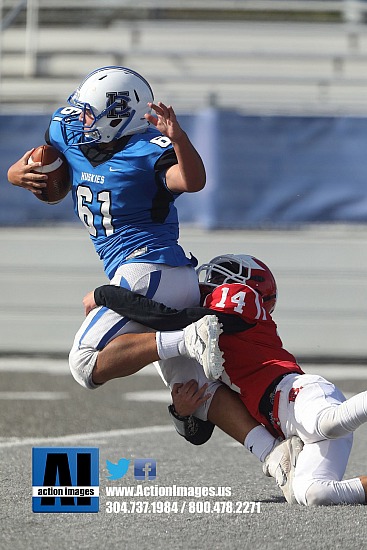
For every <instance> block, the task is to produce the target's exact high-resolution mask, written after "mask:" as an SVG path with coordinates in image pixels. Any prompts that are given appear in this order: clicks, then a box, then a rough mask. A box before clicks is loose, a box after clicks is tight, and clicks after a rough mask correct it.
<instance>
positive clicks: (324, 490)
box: [305, 477, 366, 506]
mask: <svg viewBox="0 0 367 550" xmlns="http://www.w3.org/2000/svg"><path fill="white" fill-rule="evenodd" d="M305 501H306V506H335V505H338V504H365V503H366V494H365V490H364V487H363V485H362V482H361V479H360V478H358V477H356V478H354V479H346V480H344V481H326V480H325V479H319V480H316V481H314V482H313V483H312V485H310V487H309V488H308V490H307V492H306V495H305Z"/></svg>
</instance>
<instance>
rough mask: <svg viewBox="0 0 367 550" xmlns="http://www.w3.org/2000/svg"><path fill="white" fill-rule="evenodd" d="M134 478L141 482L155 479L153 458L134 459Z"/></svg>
mask: <svg viewBox="0 0 367 550" xmlns="http://www.w3.org/2000/svg"><path fill="white" fill-rule="evenodd" d="M134 477H135V479H141V480H145V479H147V480H149V481H150V480H152V479H155V478H156V477H157V462H156V460H154V459H153V458H136V459H135V460H134Z"/></svg>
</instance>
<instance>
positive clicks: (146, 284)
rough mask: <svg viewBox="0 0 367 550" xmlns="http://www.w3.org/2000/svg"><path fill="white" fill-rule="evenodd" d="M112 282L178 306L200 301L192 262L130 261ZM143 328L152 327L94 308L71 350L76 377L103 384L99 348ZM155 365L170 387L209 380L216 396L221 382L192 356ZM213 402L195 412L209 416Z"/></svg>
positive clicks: (81, 381) (88, 385)
mask: <svg viewBox="0 0 367 550" xmlns="http://www.w3.org/2000/svg"><path fill="white" fill-rule="evenodd" d="M111 284H114V285H117V286H122V287H124V288H128V289H130V290H133V291H135V292H138V293H139V294H143V295H145V296H147V297H148V298H152V299H154V300H156V301H158V302H162V303H164V304H165V305H167V306H169V307H174V308H176V309H183V308H185V307H194V306H197V305H198V304H199V301H200V293H199V286H198V279H197V275H196V272H195V270H194V268H192V267H191V266H180V267H171V266H167V265H164V264H145V263H130V264H126V265H122V266H121V267H119V268H118V270H117V271H116V274H115V276H114V277H113V279H112V280H111ZM139 332H151V329H147V328H146V327H144V326H143V325H141V324H139V323H136V322H134V321H130V320H129V319H128V318H126V317H121V316H120V315H118V314H117V313H115V312H114V311H112V310H110V309H107V308H105V307H98V308H96V309H94V310H92V311H91V312H90V313H89V315H88V316H87V317H86V319H85V321H84V322H83V324H82V326H81V327H80V329H79V331H78V332H77V334H76V336H75V339H74V344H73V347H72V349H71V351H70V354H69V365H70V370H71V373H72V375H73V377H74V378H75V380H76V381H77V382H78V383H79V384H80V385H82V386H84V387H85V388H88V389H95V388H97V387H99V386H96V385H95V384H94V383H93V381H92V371H93V368H94V365H95V363H96V360H97V355H98V352H99V351H100V350H101V349H103V348H104V347H105V346H106V345H107V344H108V343H109V342H110V341H111V340H113V339H114V338H116V337H117V336H120V335H121V334H126V333H139ZM155 366H156V368H157V371H158V372H159V374H160V375H161V377H162V379H163V381H164V383H165V384H166V385H167V386H169V387H170V388H172V386H173V384H174V383H175V382H181V383H184V382H187V381H189V380H191V379H194V380H197V382H198V385H199V387H201V386H202V385H203V384H205V383H208V384H209V387H208V392H210V393H211V394H212V396H213V395H214V393H215V391H216V389H217V388H218V387H219V386H220V383H219V382H214V381H209V380H208V379H207V378H206V377H205V375H204V371H203V368H202V366H201V365H200V364H199V363H197V362H196V361H195V360H194V359H190V358H189V357H183V356H180V357H174V358H172V359H167V360H165V361H159V362H157V363H155ZM210 403H211V398H210V399H208V401H206V402H205V403H204V404H203V405H202V406H201V407H200V408H199V409H197V411H195V416H197V417H198V418H200V419H202V420H207V411H208V409H209V406H210Z"/></svg>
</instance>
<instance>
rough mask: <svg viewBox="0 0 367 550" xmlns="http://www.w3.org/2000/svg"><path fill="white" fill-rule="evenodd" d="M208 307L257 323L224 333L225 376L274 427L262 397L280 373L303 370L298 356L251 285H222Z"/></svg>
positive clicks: (262, 419) (260, 417)
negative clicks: (263, 410) (262, 407)
mask: <svg viewBox="0 0 367 550" xmlns="http://www.w3.org/2000/svg"><path fill="white" fill-rule="evenodd" d="M204 306H205V307H207V308H210V309H212V310H216V311H222V312H223V313H232V314H236V315H239V316H240V317H242V318H243V320H244V321H246V322H247V323H250V324H253V323H254V326H253V327H252V328H249V329H247V330H245V331H243V332H237V333H234V334H222V335H221V336H220V340H219V344H220V349H221V350H222V351H223V355H224V360H225V363H224V369H225V370H224V372H223V374H222V377H221V379H222V381H223V382H225V383H226V384H227V385H228V386H229V387H230V388H231V389H232V390H234V391H236V392H238V393H239V394H240V396H241V399H242V401H243V402H244V404H245V405H246V407H247V409H248V411H249V413H250V414H251V415H252V416H253V417H254V418H256V420H258V421H259V422H261V423H262V424H265V425H266V426H267V427H269V428H272V426H271V424H270V422H269V419H268V418H267V417H265V416H263V415H262V414H261V413H260V411H259V403H260V400H261V398H262V397H263V395H264V393H265V391H266V389H267V388H268V387H269V386H270V385H271V383H272V382H274V380H276V379H277V378H278V377H279V376H282V375H285V374H287V373H291V372H296V373H299V374H303V371H302V370H301V368H300V367H299V366H298V365H297V363H296V359H295V357H294V356H293V355H292V354H291V353H289V352H288V351H287V350H285V349H284V348H283V344H282V341H281V339H280V337H279V335H278V332H277V326H276V324H275V323H274V321H273V319H272V318H271V316H270V314H269V313H267V312H266V310H265V309H264V304H263V301H262V298H261V296H260V295H259V294H258V293H257V292H256V291H255V290H253V289H252V288H251V287H249V286H247V285H243V284H238V283H231V284H224V285H221V286H219V287H217V288H215V289H214V290H213V292H211V294H209V295H208V296H207V297H206V299H205V302H204ZM255 323H256V324H255Z"/></svg>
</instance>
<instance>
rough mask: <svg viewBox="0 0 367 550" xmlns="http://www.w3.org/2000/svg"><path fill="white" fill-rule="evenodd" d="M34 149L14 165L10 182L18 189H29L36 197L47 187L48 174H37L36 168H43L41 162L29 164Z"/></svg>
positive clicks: (11, 169)
mask: <svg viewBox="0 0 367 550" xmlns="http://www.w3.org/2000/svg"><path fill="white" fill-rule="evenodd" d="M33 151H34V149H30V150H29V151H27V152H26V153H25V154H24V155H23V156H22V157H21V158H20V159H19V160H17V162H15V163H14V164H12V166H10V168H9V170H8V180H9V182H10V183H12V184H13V185H15V186H17V187H23V189H28V191H31V192H32V193H34V194H35V195H38V194H40V193H41V189H42V188H43V187H46V180H47V175H46V174H37V173H36V172H34V170H35V168H39V167H40V166H42V164H41V163H40V162H32V163H30V164H28V160H29V158H30V157H31V155H32V153H33Z"/></svg>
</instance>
